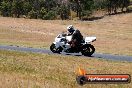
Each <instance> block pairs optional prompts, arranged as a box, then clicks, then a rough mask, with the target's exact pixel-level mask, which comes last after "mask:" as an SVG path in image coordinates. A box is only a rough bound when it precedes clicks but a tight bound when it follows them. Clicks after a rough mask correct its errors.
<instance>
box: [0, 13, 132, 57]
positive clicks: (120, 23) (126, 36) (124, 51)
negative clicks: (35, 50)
mask: <svg viewBox="0 0 132 88" xmlns="http://www.w3.org/2000/svg"><path fill="white" fill-rule="evenodd" d="M69 24H72V25H74V26H75V27H76V28H78V29H79V30H80V31H81V32H82V33H83V34H84V35H85V36H86V35H88V36H92V35H95V36H96V37H97V41H96V42H95V43H94V45H95V47H96V51H97V52H101V53H112V54H121V55H132V30H131V29H132V13H129V14H121V15H117V16H110V17H108V16H107V17H105V18H103V19H101V20H96V21H92V22H90V21H74V20H73V21H69V20H67V21H61V20H53V21H44V20H34V19H23V18H20V19H17V18H3V17H0V42H1V43H0V44H7V45H19V46H28V47H39V48H47V47H49V46H50V44H51V43H52V41H53V40H54V37H55V36H56V35H57V34H58V33H60V32H62V31H65V30H66V27H67V25H69Z"/></svg>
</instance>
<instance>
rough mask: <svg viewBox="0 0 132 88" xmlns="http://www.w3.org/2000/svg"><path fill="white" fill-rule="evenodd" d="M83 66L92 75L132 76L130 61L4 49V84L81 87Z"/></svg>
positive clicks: (116, 87)
mask: <svg viewBox="0 0 132 88" xmlns="http://www.w3.org/2000/svg"><path fill="white" fill-rule="evenodd" d="M79 67H82V68H84V69H85V70H86V71H87V73H88V74H92V73H93V74H96V73H97V74H123V73H124V74H131V75H132V71H131V67H132V63H130V62H121V61H110V60H103V59H96V58H90V57H89V58H85V57H76V56H62V55H49V54H35V53H24V52H16V51H3V50H0V87H1V88H9V87H12V88H16V87H17V88H18V87H26V88H27V87H30V88H44V87H45V88H80V86H79V85H78V84H77V83H76V80H75V78H76V75H77V71H78V68H79ZM14 84H15V85H14ZM131 86H132V84H131V83H130V84H125V85H124V84H107V85H106V84H95V85H94V84H87V85H84V86H82V88H97V87H99V88H130V87H131Z"/></svg>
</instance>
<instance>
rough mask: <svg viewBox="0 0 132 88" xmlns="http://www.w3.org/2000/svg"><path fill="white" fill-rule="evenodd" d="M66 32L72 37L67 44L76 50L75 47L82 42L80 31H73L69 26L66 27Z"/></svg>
mask: <svg viewBox="0 0 132 88" xmlns="http://www.w3.org/2000/svg"><path fill="white" fill-rule="evenodd" d="M67 30H68V32H69V33H68V35H71V36H72V39H71V41H70V42H69V43H70V44H71V47H72V48H77V46H79V45H80V44H81V42H82V40H83V36H82V34H81V33H80V31H79V30H78V29H74V27H73V25H69V26H68V27H67Z"/></svg>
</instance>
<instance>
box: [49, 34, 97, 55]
mask: <svg viewBox="0 0 132 88" xmlns="http://www.w3.org/2000/svg"><path fill="white" fill-rule="evenodd" d="M71 39H72V36H71V35H70V36H68V35H62V34H59V35H58V36H57V37H56V38H55V41H54V42H53V43H52V44H51V46H50V50H51V51H52V52H53V53H61V52H66V53H80V52H81V53H82V55H84V56H91V55H92V54H93V53H94V52H95V48H94V46H93V45H92V44H91V43H92V42H94V41H96V37H85V38H84V39H83V40H82V41H81V44H80V45H78V46H76V47H75V48H73V47H71V44H69V41H71Z"/></svg>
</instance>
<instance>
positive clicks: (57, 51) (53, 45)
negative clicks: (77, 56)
mask: <svg viewBox="0 0 132 88" xmlns="http://www.w3.org/2000/svg"><path fill="white" fill-rule="evenodd" d="M50 50H51V51H52V52H53V53H60V52H62V48H61V47H59V48H56V46H55V44H54V43H52V44H51V46H50Z"/></svg>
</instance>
